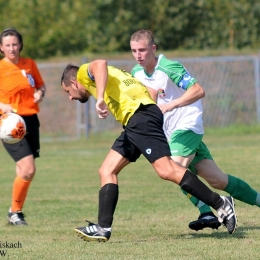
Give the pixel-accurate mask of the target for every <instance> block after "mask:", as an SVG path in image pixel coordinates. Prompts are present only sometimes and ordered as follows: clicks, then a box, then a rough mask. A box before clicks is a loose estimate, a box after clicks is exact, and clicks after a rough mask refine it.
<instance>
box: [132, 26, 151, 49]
mask: <svg viewBox="0 0 260 260" xmlns="http://www.w3.org/2000/svg"><path fill="white" fill-rule="evenodd" d="M140 40H148V44H149V45H154V44H155V43H154V37H153V34H152V32H151V31H149V30H143V29H142V30H139V31H136V32H135V33H134V34H133V35H132V36H131V38H130V41H136V42H139V41H140Z"/></svg>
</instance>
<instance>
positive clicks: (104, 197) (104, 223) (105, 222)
mask: <svg viewBox="0 0 260 260" xmlns="http://www.w3.org/2000/svg"><path fill="white" fill-rule="evenodd" d="M118 194H119V191H118V185H117V184H113V183H108V184H106V185H104V186H103V187H102V188H101V190H100V191H99V209H98V224H99V225H100V226H101V227H104V228H108V227H111V226H112V222H113V215H114V212H115V209H116V204H117V200H118Z"/></svg>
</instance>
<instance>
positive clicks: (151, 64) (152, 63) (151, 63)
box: [145, 56, 158, 74]
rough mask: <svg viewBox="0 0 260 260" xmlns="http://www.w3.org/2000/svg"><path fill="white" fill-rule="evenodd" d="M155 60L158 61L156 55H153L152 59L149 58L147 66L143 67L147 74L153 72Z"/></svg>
mask: <svg viewBox="0 0 260 260" xmlns="http://www.w3.org/2000/svg"><path fill="white" fill-rule="evenodd" d="M157 61H158V57H156V56H154V59H152V60H151V62H150V63H149V65H148V66H146V67H145V71H146V72H147V73H148V74H153V73H154V69H155V67H156V65H157Z"/></svg>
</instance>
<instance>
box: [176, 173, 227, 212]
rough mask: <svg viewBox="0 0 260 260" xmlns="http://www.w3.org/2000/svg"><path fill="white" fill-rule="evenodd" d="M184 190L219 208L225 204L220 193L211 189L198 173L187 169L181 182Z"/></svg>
mask: <svg viewBox="0 0 260 260" xmlns="http://www.w3.org/2000/svg"><path fill="white" fill-rule="evenodd" d="M179 185H180V186H181V188H182V189H183V190H185V191H186V192H188V193H190V194H191V195H193V196H195V197H196V198H198V199H199V200H201V201H203V202H204V203H206V204H207V205H209V206H211V207H212V208H214V209H215V210H218V209H219V208H220V207H221V206H222V205H223V200H222V199H221V198H220V196H219V194H217V193H216V192H213V191H212V190H210V189H209V188H208V187H207V186H206V185H205V184H204V183H203V182H202V181H201V180H199V178H198V177H197V175H195V174H194V173H192V172H191V171H189V170H187V171H186V172H185V174H184V176H183V178H182V180H181V182H180V184H179Z"/></svg>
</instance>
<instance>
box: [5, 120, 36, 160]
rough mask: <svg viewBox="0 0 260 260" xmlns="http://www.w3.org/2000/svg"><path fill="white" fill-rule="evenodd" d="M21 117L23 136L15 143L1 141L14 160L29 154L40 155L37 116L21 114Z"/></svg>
mask: <svg viewBox="0 0 260 260" xmlns="http://www.w3.org/2000/svg"><path fill="white" fill-rule="evenodd" d="M22 118H23V119H24V121H25V124H26V135H25V137H24V138H23V139H22V140H21V141H20V142H18V143H16V144H7V143H5V142H3V141H2V143H3V145H4V147H5V149H6V151H7V152H8V153H9V154H10V156H11V157H12V158H13V160H14V161H15V162H17V161H19V160H21V159H22V158H24V157H26V156H28V155H31V154H32V155H33V157H34V158H37V157H40V133H39V129H40V122H39V119H38V116H37V115H32V116H22Z"/></svg>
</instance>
